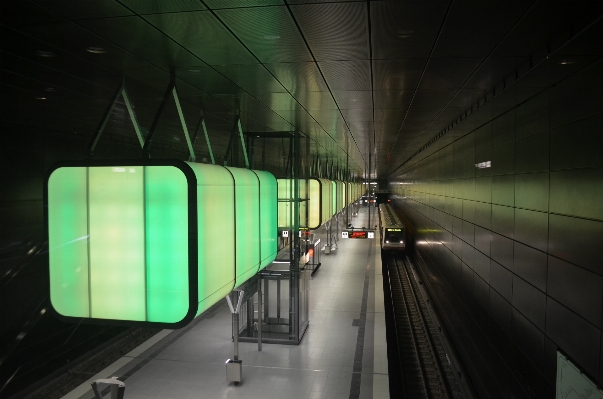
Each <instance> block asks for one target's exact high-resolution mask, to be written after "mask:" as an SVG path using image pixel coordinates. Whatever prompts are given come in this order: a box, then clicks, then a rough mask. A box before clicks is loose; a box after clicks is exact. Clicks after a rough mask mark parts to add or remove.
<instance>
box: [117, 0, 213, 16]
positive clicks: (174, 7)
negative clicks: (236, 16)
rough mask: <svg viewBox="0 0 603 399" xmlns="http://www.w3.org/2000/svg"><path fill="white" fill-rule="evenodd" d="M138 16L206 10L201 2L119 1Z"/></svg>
mask: <svg viewBox="0 0 603 399" xmlns="http://www.w3.org/2000/svg"><path fill="white" fill-rule="evenodd" d="M119 1H120V2H121V3H122V4H124V5H125V6H127V7H129V8H130V9H132V10H133V11H134V12H136V13H137V14H161V13H166V12H180V11H198V10H206V9H207V7H205V6H204V5H203V4H202V3H201V2H200V1H199V0H171V1H165V0H119Z"/></svg>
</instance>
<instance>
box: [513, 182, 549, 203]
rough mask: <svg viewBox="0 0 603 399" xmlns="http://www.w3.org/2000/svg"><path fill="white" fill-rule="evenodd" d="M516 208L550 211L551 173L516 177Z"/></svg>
mask: <svg viewBox="0 0 603 399" xmlns="http://www.w3.org/2000/svg"><path fill="white" fill-rule="evenodd" d="M515 206H516V207H518V208H525V209H531V210H534V211H543V212H548V210H549V173H548V172H541V173H528V174H520V175H516V176H515Z"/></svg>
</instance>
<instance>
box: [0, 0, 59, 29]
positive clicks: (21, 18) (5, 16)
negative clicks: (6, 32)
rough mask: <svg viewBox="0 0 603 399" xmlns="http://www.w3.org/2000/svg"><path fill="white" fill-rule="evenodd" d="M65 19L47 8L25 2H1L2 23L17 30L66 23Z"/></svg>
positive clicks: (20, 0)
mask: <svg viewBox="0 0 603 399" xmlns="http://www.w3.org/2000/svg"><path fill="white" fill-rule="evenodd" d="M64 21H65V18H63V17H61V16H60V15H58V14H56V13H54V12H52V11H50V10H48V9H47V8H45V7H43V6H41V5H38V4H35V3H31V2H29V1H23V0H12V1H7V0H5V1H2V2H0V23H2V24H4V25H8V26H12V27H15V28H19V27H23V26H35V25H47V24H52V23H56V22H64Z"/></svg>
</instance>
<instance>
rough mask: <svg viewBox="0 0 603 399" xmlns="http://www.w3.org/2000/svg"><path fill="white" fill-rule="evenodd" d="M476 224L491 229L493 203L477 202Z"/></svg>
mask: <svg viewBox="0 0 603 399" xmlns="http://www.w3.org/2000/svg"><path fill="white" fill-rule="evenodd" d="M475 224H477V225H479V226H482V227H485V228H487V229H490V228H491V227H492V204H489V203H485V202H476V203H475Z"/></svg>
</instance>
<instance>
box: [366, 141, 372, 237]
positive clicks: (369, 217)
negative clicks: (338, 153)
mask: <svg viewBox="0 0 603 399" xmlns="http://www.w3.org/2000/svg"><path fill="white" fill-rule="evenodd" d="M370 148H371V143H370V139H369V165H368V184H367V187H368V191H367V196H368V199H369V202H368V226H369V227H371V151H370Z"/></svg>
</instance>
